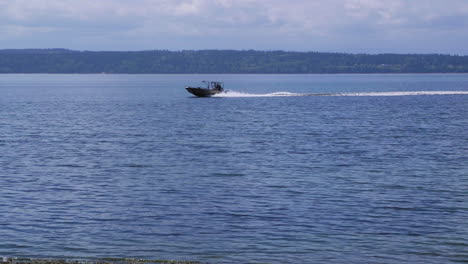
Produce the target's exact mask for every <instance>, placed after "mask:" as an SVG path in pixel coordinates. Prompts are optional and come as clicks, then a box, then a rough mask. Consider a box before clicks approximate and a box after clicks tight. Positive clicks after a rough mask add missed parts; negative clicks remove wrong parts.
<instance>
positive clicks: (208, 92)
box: [185, 81, 224, 97]
mask: <svg viewBox="0 0 468 264" xmlns="http://www.w3.org/2000/svg"><path fill="white" fill-rule="evenodd" d="M203 83H204V84H205V85H206V87H205V88H202V87H190V86H187V87H185V89H186V90H187V91H188V92H189V93H191V94H193V95H195V96H198V97H211V96H213V95H215V94H219V93H222V92H224V84H223V83H222V82H213V81H203Z"/></svg>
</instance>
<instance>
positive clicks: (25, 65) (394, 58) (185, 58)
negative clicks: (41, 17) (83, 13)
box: [0, 49, 468, 73]
mask: <svg viewBox="0 0 468 264" xmlns="http://www.w3.org/2000/svg"><path fill="white" fill-rule="evenodd" d="M103 72H105V73H439V72H440V73H461V72H465V73H466V72H468V56H454V55H440V54H377V55H369V54H346V53H322V52H289V51H254V50H244V51H237V50H199V51H193V50H184V51H167V50H154V51H73V50H66V49H22V50H0V73H103Z"/></svg>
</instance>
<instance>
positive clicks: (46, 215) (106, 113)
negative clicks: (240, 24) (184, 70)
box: [0, 75, 468, 263]
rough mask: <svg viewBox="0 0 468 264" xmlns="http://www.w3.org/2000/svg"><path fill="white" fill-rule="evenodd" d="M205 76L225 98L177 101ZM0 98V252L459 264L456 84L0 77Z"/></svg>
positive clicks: (461, 124) (467, 106) (467, 246)
mask: <svg viewBox="0 0 468 264" xmlns="http://www.w3.org/2000/svg"><path fill="white" fill-rule="evenodd" d="M203 79H217V80H224V81H225V82H226V85H227V88H228V89H232V90H234V91H233V92H231V93H228V94H226V95H223V97H221V98H208V99H203V98H193V97H191V96H190V95H189V94H188V93H186V91H185V90H183V89H182V87H184V86H185V85H187V84H197V83H198V81H200V80H203ZM421 91H422V92H421ZM277 92H282V93H280V94H278V93H277ZM0 93H1V96H0V256H16V257H41V258H96V257H134V258H146V259H178V260H196V261H202V262H209V263H452V262H453V263H457V262H466V261H468V132H467V130H468V114H467V110H468V75H215V76H209V75H136V76H135V75H0ZM288 93H291V94H288ZM301 93H346V95H348V96H285V95H298V94H301ZM278 95H283V96H278ZM349 95H352V96H349Z"/></svg>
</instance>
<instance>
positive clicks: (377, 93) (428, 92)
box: [337, 91, 468, 96]
mask: <svg viewBox="0 0 468 264" xmlns="http://www.w3.org/2000/svg"><path fill="white" fill-rule="evenodd" d="M456 94H468V91H412V92H367V93H340V94H337V95H340V96H408V95H456Z"/></svg>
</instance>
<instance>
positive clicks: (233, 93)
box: [213, 91, 468, 97]
mask: <svg viewBox="0 0 468 264" xmlns="http://www.w3.org/2000/svg"><path fill="white" fill-rule="evenodd" d="M460 94H463V95H468V91H411V92H359V93H291V92H275V93H265V94H256V93H244V92H236V91H226V92H224V93H220V94H216V95H214V96H213V97H289V96H410V95H460Z"/></svg>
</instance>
